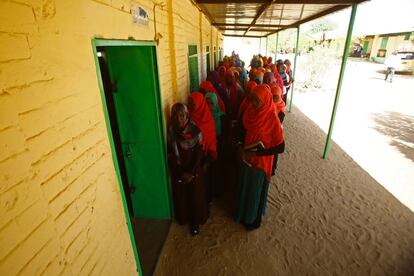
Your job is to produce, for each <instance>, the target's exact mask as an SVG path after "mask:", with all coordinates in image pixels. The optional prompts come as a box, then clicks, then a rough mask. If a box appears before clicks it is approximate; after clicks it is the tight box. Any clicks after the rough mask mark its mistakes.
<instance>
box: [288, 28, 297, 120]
mask: <svg viewBox="0 0 414 276" xmlns="http://www.w3.org/2000/svg"><path fill="white" fill-rule="evenodd" d="M296 32H297V33H296V46H295V60H294V67H293V80H295V74H296V67H297V57H298V52H299V34H300V25H299V26H298V28H297V30H296ZM294 86H295V83H294V82H292V87H291V88H290V101H289V112H292V102H293V88H294Z"/></svg>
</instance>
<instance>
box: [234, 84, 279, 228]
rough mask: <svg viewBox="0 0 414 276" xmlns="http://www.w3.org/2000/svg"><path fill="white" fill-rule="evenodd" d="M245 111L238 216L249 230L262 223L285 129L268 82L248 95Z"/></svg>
mask: <svg viewBox="0 0 414 276" xmlns="http://www.w3.org/2000/svg"><path fill="white" fill-rule="evenodd" d="M248 100H249V103H250V104H249V105H248V107H247V109H246V111H245V112H244V115H243V126H244V128H245V130H246V135H245V138H244V149H243V150H241V153H242V154H241V156H242V160H243V162H241V168H240V175H239V183H238V191H237V207H236V214H235V219H236V221H238V222H241V223H242V224H243V225H245V226H246V228H247V229H248V230H252V229H255V228H258V227H260V224H261V220H262V216H263V215H264V213H265V206H266V200H267V191H268V188H269V181H270V177H271V175H272V165H273V156H274V154H276V153H282V152H283V151H284V147H285V144H284V137H283V130H282V126H281V124H280V121H279V119H278V118H277V115H276V112H275V107H274V104H273V100H272V94H271V92H270V89H269V86H267V85H258V86H256V87H255V88H254V89H253V93H251V94H249V96H248Z"/></svg>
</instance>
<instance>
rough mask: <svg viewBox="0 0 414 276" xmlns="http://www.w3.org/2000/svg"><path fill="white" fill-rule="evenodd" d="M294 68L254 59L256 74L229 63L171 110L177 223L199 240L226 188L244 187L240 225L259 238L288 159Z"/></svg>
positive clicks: (239, 191) (236, 209)
mask: <svg viewBox="0 0 414 276" xmlns="http://www.w3.org/2000/svg"><path fill="white" fill-rule="evenodd" d="M290 66H291V64H290V62H289V60H285V61H283V60H277V61H276V63H273V62H272V58H271V57H265V56H261V55H257V56H253V58H252V60H251V62H250V66H249V69H250V70H249V71H248V70H247V68H246V67H245V63H244V62H243V61H241V60H240V58H239V57H238V55H236V54H235V53H232V55H231V56H230V57H228V56H226V57H224V59H223V61H222V62H220V64H219V66H218V68H217V70H214V71H211V72H209V74H208V77H207V80H205V81H203V82H201V83H200V84H199V89H198V91H194V92H191V94H190V95H189V97H188V102H187V103H175V104H174V105H173V106H172V109H171V114H170V115H171V118H170V124H169V125H170V126H169V133H168V163H169V167H170V175H171V179H172V193H173V201H174V213H175V218H176V220H177V222H178V223H180V224H189V225H190V227H191V234H193V235H197V234H198V233H199V231H200V228H199V226H200V225H202V224H204V223H205V222H206V221H207V219H208V217H209V213H210V210H209V209H210V205H211V202H212V200H213V199H214V198H215V197H218V196H220V194H221V193H222V191H223V187H225V186H226V182H231V181H229V179H230V180H232V179H233V180H234V182H235V183H236V185H235V187H234V190H233V191H232V196H233V199H234V202H235V204H234V205H235V206H233V216H234V219H235V220H236V221H237V222H239V223H241V224H243V225H244V226H245V227H246V229H248V230H252V229H256V228H258V227H259V226H260V224H261V220H262V216H263V215H264V213H265V210H266V201H267V193H268V189H269V184H270V179H271V177H272V176H274V175H275V171H276V167H277V161H278V158H277V157H278V154H281V153H283V152H284V148H285V142H284V135H283V128H282V123H283V120H284V117H285V112H286V108H285V105H286V98H287V94H288V91H289V88H290V86H291V84H292V82H293V79H292V71H291V68H290Z"/></svg>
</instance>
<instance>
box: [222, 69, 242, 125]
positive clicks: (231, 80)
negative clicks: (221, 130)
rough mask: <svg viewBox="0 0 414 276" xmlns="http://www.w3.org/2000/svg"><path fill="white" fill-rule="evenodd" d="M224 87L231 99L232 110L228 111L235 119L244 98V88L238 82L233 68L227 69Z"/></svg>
mask: <svg viewBox="0 0 414 276" xmlns="http://www.w3.org/2000/svg"><path fill="white" fill-rule="evenodd" d="M224 88H225V89H226V92H227V95H228V96H229V99H230V108H231V110H230V112H229V111H227V113H229V114H230V118H232V119H234V120H235V119H237V114H238V111H239V105H240V103H241V102H242V100H243V98H244V90H243V88H242V87H241V86H240V85H239V84H238V82H237V80H236V77H235V75H234V72H233V70H231V69H229V70H227V71H226V74H225V77H224Z"/></svg>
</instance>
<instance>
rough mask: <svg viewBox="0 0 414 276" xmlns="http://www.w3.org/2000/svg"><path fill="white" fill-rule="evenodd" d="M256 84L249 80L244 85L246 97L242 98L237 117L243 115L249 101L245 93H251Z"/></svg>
mask: <svg viewBox="0 0 414 276" xmlns="http://www.w3.org/2000/svg"><path fill="white" fill-rule="evenodd" d="M256 86H257V83H255V82H254V81H249V82H248V83H247V85H246V97H245V98H244V99H243V101H242V102H241V104H240V107H239V112H238V115H237V118H241V116H242V115H243V112H244V111H245V110H246V108H247V106H248V105H249V104H250V103H249V101H248V100H247V95H248V94H249V93H252V91H253V89H254V88H255V87H256Z"/></svg>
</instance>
